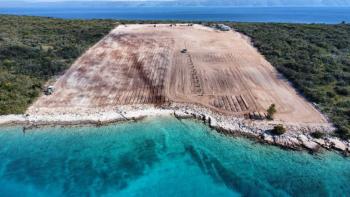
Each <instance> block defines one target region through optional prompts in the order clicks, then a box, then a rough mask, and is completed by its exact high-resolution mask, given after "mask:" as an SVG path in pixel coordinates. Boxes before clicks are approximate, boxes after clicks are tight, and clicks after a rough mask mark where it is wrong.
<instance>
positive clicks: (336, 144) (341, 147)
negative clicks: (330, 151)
mask: <svg viewBox="0 0 350 197" xmlns="http://www.w3.org/2000/svg"><path fill="white" fill-rule="evenodd" d="M329 142H330V143H331V144H332V146H333V147H334V148H335V149H338V150H341V151H345V150H346V145H345V143H343V142H342V141H340V140H338V139H335V138H330V139H329Z"/></svg>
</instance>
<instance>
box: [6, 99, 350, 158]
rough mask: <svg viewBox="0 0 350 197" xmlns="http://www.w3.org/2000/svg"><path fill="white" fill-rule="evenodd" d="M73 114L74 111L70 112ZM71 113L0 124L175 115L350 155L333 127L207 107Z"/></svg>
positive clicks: (11, 118)
mask: <svg viewBox="0 0 350 197" xmlns="http://www.w3.org/2000/svg"><path fill="white" fill-rule="evenodd" d="M72 111H74V110H72ZM75 111H79V112H80V113H73V112H68V113H64V112H57V113H55V114H49V113H37V114H35V113H34V114H26V115H24V114H23V115H7V116H0V125H3V126H12V125H16V126H18V125H21V126H23V129H24V131H25V130H27V129H32V128H37V127H43V126H79V125H94V126H101V125H105V124H111V123H117V122H122V121H136V120H140V119H143V118H145V117H152V116H153V117H154V116H175V117H176V118H178V119H187V118H191V119H197V120H201V121H203V122H204V123H205V124H207V125H208V126H209V127H211V128H213V129H215V130H217V131H218V132H220V133H223V134H225V135H229V136H237V135H239V136H245V137H249V138H252V139H255V140H258V141H260V142H263V143H267V144H271V145H277V146H280V147H282V148H287V149H293V150H304V149H306V150H309V151H311V152H319V151H321V150H322V149H326V150H337V151H340V152H342V153H344V155H347V156H348V155H350V142H349V141H345V140H341V139H339V138H337V137H334V136H332V135H331V134H332V133H333V131H334V130H335V128H334V127H333V126H332V124H329V123H324V124H312V123H285V122H279V121H266V120H247V119H244V118H237V117H228V116H224V115H220V114H217V113H214V112H212V111H210V110H208V109H206V108H203V107H199V106H195V105H189V104H171V105H170V106H162V107H154V106H152V105H138V106H120V107H117V108H115V109H114V110H110V109H105V110H100V111H98V112H96V111H95V112H94V111H93V110H91V111H86V110H85V111H84V110H75ZM278 124H282V125H283V126H284V127H285V128H286V130H287V131H286V133H284V134H282V135H279V136H277V135H273V134H271V132H270V131H271V130H272V129H273V127H274V126H275V125H278ZM316 131H318V132H322V133H325V134H326V135H325V137H323V138H320V139H316V138H314V137H312V136H311V135H310V134H311V133H312V132H316Z"/></svg>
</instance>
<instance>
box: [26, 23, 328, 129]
mask: <svg viewBox="0 0 350 197" xmlns="http://www.w3.org/2000/svg"><path fill="white" fill-rule="evenodd" d="M182 49H187V52H186V53H182V52H181V50H182ZM54 86H55V88H56V91H55V92H54V94H53V95H50V96H42V97H40V98H39V99H38V101H37V102H36V103H34V104H33V106H32V107H31V108H30V109H29V110H28V112H29V113H34V112H40V111H41V110H44V109H45V110H46V111H47V110H51V111H52V112H54V111H55V110H58V109H70V108H82V109H84V108H89V109H91V108H96V109H97V110H98V109H99V108H106V107H107V108H108V107H115V106H118V105H129V104H156V105H161V104H166V103H169V102H178V103H194V104H198V105H201V106H205V107H208V108H210V109H212V110H214V111H216V112H220V113H222V114H226V115H233V116H239V117H243V116H245V117H247V118H248V117H250V118H259V117H264V116H265V115H266V109H267V108H268V107H269V105H271V104H272V103H274V104H276V107H277V111H278V113H277V114H276V116H275V117H276V119H278V120H282V121H288V122H304V123H308V122H310V123H323V122H326V120H325V119H324V117H323V116H322V114H320V113H319V112H318V111H317V110H315V109H314V108H313V106H312V105H311V104H310V103H308V102H307V101H305V99H303V98H302V97H301V96H299V95H298V94H297V92H296V91H295V90H294V89H293V88H292V87H291V86H290V85H289V84H288V82H287V81H286V80H285V79H284V78H283V76H281V75H279V74H278V73H277V71H276V70H275V69H274V68H273V67H272V66H271V64H270V63H269V62H267V61H266V60H265V58H264V57H263V56H262V55H260V54H259V53H258V52H257V50H256V49H255V48H254V47H252V46H251V45H250V43H249V40H248V39H247V38H246V37H245V36H243V35H242V34H240V33H237V32H232V31H230V32H221V31H216V30H213V29H210V28H206V27H203V26H199V25H194V26H188V25H185V24H182V25H179V24H178V25H176V26H172V27H170V26H169V25H157V27H154V26H153V25H128V26H119V27H117V28H116V29H114V30H113V31H112V32H111V33H110V34H109V35H107V36H106V37H105V38H103V39H102V40H101V41H100V42H99V43H97V44H96V45H95V46H94V47H92V48H91V49H89V50H88V51H87V52H86V53H85V54H84V55H82V56H81V57H80V58H79V59H78V60H77V61H76V62H75V63H74V64H73V65H72V66H71V68H70V69H69V70H68V71H67V72H66V73H65V74H64V75H63V76H61V77H60V78H59V79H58V81H57V82H56V83H55V84H54Z"/></svg>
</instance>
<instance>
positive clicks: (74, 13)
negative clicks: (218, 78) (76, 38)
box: [0, 4, 350, 24]
mask: <svg viewBox="0 0 350 197" xmlns="http://www.w3.org/2000/svg"><path fill="white" fill-rule="evenodd" d="M213 8H214V7H208V6H171V7H169V6H167V7H165V6H153V7H152V6H126V7H123V6H122V5H111V6H106V5H103V4H102V5H99V6H89V4H87V5H86V6H84V5H76V6H74V5H72V6H65V5H57V6H33V5H31V6H10V7H6V6H1V7H0V14H10V15H27V16H45V17H55V18H64V19H122V20H174V21H231V22H275V23H280V22H281V23H325V24H338V23H341V22H343V21H345V22H350V7H230V6H228V7H222V6H220V7H215V9H213Z"/></svg>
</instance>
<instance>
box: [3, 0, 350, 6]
mask: <svg viewBox="0 0 350 197" xmlns="http://www.w3.org/2000/svg"><path fill="white" fill-rule="evenodd" d="M0 6H2V7H26V6H40V7H46V6H78V7H80V6H82V7H86V6H236V7H239V6H245V7H293V6H294V7H310V6H311V7H312V6H350V0H158V1H157V0H150V1H149V0H136V1H122V0H121V1H118V0H114V1H113V0H107V1H99V2H96V1H91V0H85V1H84V0H81V1H74V0H73V1H64V0H61V1H59V0H58V1H52V0H46V1H45V0H40V1H29V0H12V1H0Z"/></svg>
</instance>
